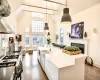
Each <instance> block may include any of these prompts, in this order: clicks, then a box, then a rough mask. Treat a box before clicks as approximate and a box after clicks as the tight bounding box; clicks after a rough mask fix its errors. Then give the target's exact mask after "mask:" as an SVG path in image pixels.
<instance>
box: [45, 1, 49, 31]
mask: <svg viewBox="0 0 100 80" xmlns="http://www.w3.org/2000/svg"><path fill="white" fill-rule="evenodd" d="M44 30H46V31H48V30H49V27H48V23H47V1H46V23H45V26H44Z"/></svg>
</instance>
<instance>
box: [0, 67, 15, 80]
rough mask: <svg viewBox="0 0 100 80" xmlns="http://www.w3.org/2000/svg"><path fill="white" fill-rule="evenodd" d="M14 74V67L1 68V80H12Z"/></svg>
mask: <svg viewBox="0 0 100 80" xmlns="http://www.w3.org/2000/svg"><path fill="white" fill-rule="evenodd" d="M13 72H14V66H13V67H5V68H0V80H11V77H12V75H13Z"/></svg>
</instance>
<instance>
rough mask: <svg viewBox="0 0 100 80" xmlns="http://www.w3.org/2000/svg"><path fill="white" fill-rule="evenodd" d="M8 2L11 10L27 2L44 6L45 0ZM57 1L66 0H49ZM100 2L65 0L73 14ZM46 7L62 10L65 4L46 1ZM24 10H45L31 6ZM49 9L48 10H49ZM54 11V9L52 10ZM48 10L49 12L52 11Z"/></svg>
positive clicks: (14, 0) (63, 1)
mask: <svg viewBox="0 0 100 80" xmlns="http://www.w3.org/2000/svg"><path fill="white" fill-rule="evenodd" d="M8 1H9V3H10V4H11V6H12V10H15V9H17V8H18V7H19V6H20V5H21V4H28V5H33V6H39V7H46V2H45V1H44V0H8ZM51 1H55V2H59V3H63V4H66V0H51ZM98 3H100V0H67V7H69V8H70V14H71V15H74V14H76V13H79V12H81V11H83V10H85V9H87V8H89V7H91V6H93V5H95V4H98ZM47 6H48V8H50V9H55V10H58V12H60V11H61V10H63V8H64V7H65V6H63V5H58V4H55V3H50V2H48V3H47ZM25 9H26V10H33V11H37V12H45V10H43V9H40V8H32V7H27V6H26V7H25ZM49 11H50V10H49ZM49 11H48V13H49ZM53 12H54V11H53ZM53 12H52V11H50V13H53Z"/></svg>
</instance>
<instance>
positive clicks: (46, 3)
mask: <svg viewBox="0 0 100 80" xmlns="http://www.w3.org/2000/svg"><path fill="white" fill-rule="evenodd" d="M46 23H47V1H46Z"/></svg>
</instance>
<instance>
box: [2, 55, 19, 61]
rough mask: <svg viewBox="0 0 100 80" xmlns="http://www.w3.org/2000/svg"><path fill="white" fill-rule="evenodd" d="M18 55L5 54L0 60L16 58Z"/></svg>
mask: <svg viewBox="0 0 100 80" xmlns="http://www.w3.org/2000/svg"><path fill="white" fill-rule="evenodd" d="M18 57H19V55H10V56H5V57H4V58H3V59H2V60H7V59H18Z"/></svg>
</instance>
